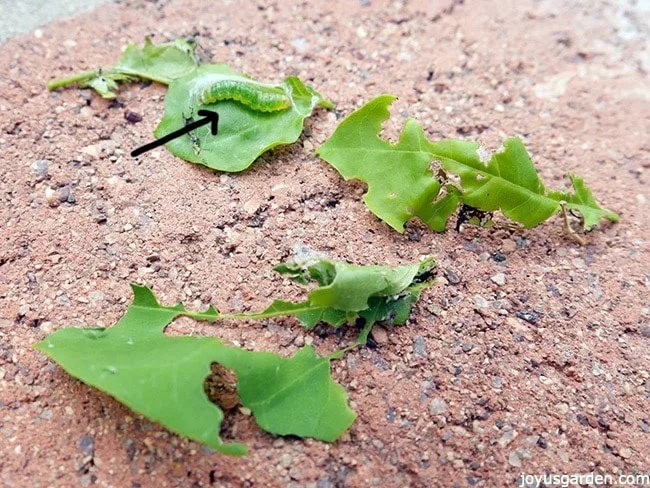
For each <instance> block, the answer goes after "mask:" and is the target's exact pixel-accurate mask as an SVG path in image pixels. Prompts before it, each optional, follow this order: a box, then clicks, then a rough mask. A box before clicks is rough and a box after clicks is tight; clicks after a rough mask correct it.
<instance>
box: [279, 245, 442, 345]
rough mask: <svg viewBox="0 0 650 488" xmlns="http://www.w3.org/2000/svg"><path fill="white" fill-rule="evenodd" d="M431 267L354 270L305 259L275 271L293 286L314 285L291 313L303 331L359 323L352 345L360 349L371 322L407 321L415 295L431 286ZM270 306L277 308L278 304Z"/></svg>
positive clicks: (316, 258)
mask: <svg viewBox="0 0 650 488" xmlns="http://www.w3.org/2000/svg"><path fill="white" fill-rule="evenodd" d="M434 266H435V263H434V261H433V259H431V258H429V259H425V260H423V261H422V262H421V263H418V264H413V265H405V266H396V267H389V266H356V265H353V264H348V263H345V262H342V261H331V260H328V259H326V258H323V257H320V256H307V257H304V258H301V259H296V260H294V261H289V262H287V263H283V264H280V265H278V266H276V267H275V268H274V269H275V270H276V271H278V272H279V273H281V274H284V275H287V276H288V277H290V278H291V279H293V280H295V281H297V282H298V283H302V284H306V283H308V282H309V281H316V282H317V283H318V284H319V287H318V288H316V289H315V290H312V291H311V292H310V293H309V296H308V300H307V301H305V302H302V303H300V304H297V308H296V309H294V310H292V311H291V314H292V315H295V316H296V317H297V318H298V320H300V321H301V322H302V324H303V325H304V326H305V327H306V328H307V329H311V328H312V327H314V326H315V325H316V324H317V323H319V322H326V323H328V324H329V325H331V326H332V327H334V328H337V327H339V326H341V325H343V324H345V323H350V322H353V321H355V320H357V319H358V318H362V319H364V322H365V327H364V329H363V331H362V332H361V334H360V336H359V338H358V339H357V342H356V343H357V344H365V343H366V339H367V337H368V334H369V333H370V330H371V329H372V327H373V326H374V324H375V323H377V322H384V323H388V324H404V323H405V322H406V320H407V319H408V316H409V314H410V312H411V308H412V306H413V304H414V303H415V302H416V301H417V300H418V299H419V298H420V293H421V292H422V290H423V289H424V288H426V287H427V286H429V285H430V284H431V282H432V272H433V268H434ZM284 303H285V304H286V302H284ZM285 304H283V305H281V306H285V307H287V308H286V310H287V311H289V307H290V306H291V305H292V304H289V305H285ZM273 306H275V307H276V308H277V306H278V305H277V302H274V304H273V305H272V307H273ZM294 306H296V305H294ZM269 308H271V307H269ZM267 310H268V309H267Z"/></svg>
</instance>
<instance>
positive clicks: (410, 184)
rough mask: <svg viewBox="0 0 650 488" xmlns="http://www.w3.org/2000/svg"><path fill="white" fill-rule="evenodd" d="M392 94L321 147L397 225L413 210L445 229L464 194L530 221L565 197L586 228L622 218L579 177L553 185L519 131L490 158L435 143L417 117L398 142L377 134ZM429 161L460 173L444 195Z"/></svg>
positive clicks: (462, 146) (471, 147)
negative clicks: (570, 189)
mask: <svg viewBox="0 0 650 488" xmlns="http://www.w3.org/2000/svg"><path fill="white" fill-rule="evenodd" d="M394 100H395V97H393V96H390V95H382V96H380V97H377V98H375V99H374V100H372V101H370V102H368V103H367V104H366V105H364V106H363V107H361V108H360V109H359V110H357V111H355V112H353V113H352V114H351V115H349V116H348V117H347V118H346V119H345V120H344V121H343V122H342V123H341V124H340V125H339V127H338V128H337V129H336V131H335V132H334V134H333V135H332V137H331V138H330V139H329V140H328V141H326V142H325V144H323V145H322V146H321V147H320V148H319V150H318V154H319V155H320V156H321V157H322V158H323V159H325V160H326V161H327V162H328V163H330V164H331V165H332V166H334V167H335V168H336V169H337V170H338V171H339V172H340V173H341V174H342V175H343V177H344V178H346V179H349V178H358V179H360V180H363V181H365V182H366V183H367V184H368V193H366V195H365V196H364V199H365V201H366V204H367V205H368V208H369V209H370V210H371V211H372V212H373V213H374V214H375V215H377V216H378V217H379V218H380V219H382V220H384V221H385V222H387V223H388V224H389V225H390V226H391V227H393V228H395V229H397V230H398V231H400V232H401V231H403V229H404V223H405V222H406V221H408V220H409V219H411V218H412V217H415V216H417V217H419V218H420V219H421V220H422V221H423V222H424V223H426V224H427V225H428V226H429V227H430V228H431V229H434V230H437V231H442V230H443V229H444V228H445V226H446V223H447V220H448V219H449V217H450V216H451V215H452V214H453V213H454V212H455V210H456V208H457V207H458V204H459V203H461V202H462V203H464V204H465V205H468V206H470V207H474V208H476V209H479V210H483V211H490V212H491V211H494V210H501V211H502V212H503V213H504V215H505V216H506V217H508V218H510V219H512V220H514V221H516V222H519V223H522V224H524V225H525V226H527V227H533V226H535V225H538V224H540V223H542V222H544V221H545V220H546V219H548V218H549V217H551V216H552V215H554V214H556V213H557V212H558V211H559V210H560V202H561V201H565V202H566V206H567V208H569V209H574V210H577V211H579V212H581V213H582V215H583V216H584V223H585V228H586V229H590V228H592V227H594V226H596V225H597V224H598V221H599V220H600V219H601V218H605V219H608V220H611V221H613V222H615V221H617V220H618V215H616V214H615V213H614V212H611V211H609V210H604V209H602V208H601V207H600V206H599V205H598V203H597V202H596V200H595V198H594V197H593V194H592V193H591V191H590V190H589V189H588V188H586V187H585V186H584V183H583V181H582V179H580V178H577V177H574V176H570V178H571V181H572V183H573V186H574V189H575V193H574V194H566V193H558V192H552V191H548V190H547V189H546V188H545V187H544V184H543V183H542V181H541V180H540V178H539V175H538V174H537V171H536V170H535V167H534V166H533V164H532V161H531V159H530V156H529V155H528V152H527V151H526V148H525V147H524V145H523V144H522V142H521V141H520V140H519V139H517V138H511V139H508V140H506V141H505V142H504V148H503V150H502V151H499V152H497V153H495V154H494V155H493V156H492V157H491V158H490V160H489V161H488V162H487V164H486V163H484V162H483V161H482V160H481V158H480V156H479V145H478V144H477V143H474V142H466V141H460V140H451V139H448V140H442V141H439V142H437V143H435V144H434V143H431V142H430V141H429V140H428V139H427V138H426V137H425V135H424V132H423V130H422V128H421V126H420V125H419V124H418V123H417V122H415V121H413V120H408V121H407V122H406V124H405V125H404V129H403V131H402V134H401V136H400V139H399V141H398V143H397V144H395V145H391V144H389V143H388V142H387V141H384V140H383V139H380V138H379V136H378V134H379V131H380V130H381V125H382V123H383V122H384V121H385V120H386V119H387V118H388V117H389V112H388V106H389V105H390V104H391V103H392V102H393V101H394ZM432 161H433V162H435V163H437V164H440V166H441V167H442V168H444V170H446V171H448V172H450V173H453V174H456V175H458V176H459V177H460V184H459V185H458V186H455V184H450V185H447V193H446V195H445V196H443V197H440V196H439V195H438V194H439V191H440V183H439V182H438V181H437V180H436V179H435V178H434V177H433V174H432V171H431V169H430V167H429V166H430V164H431V162H432Z"/></svg>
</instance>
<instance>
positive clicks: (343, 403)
mask: <svg viewBox="0 0 650 488" xmlns="http://www.w3.org/2000/svg"><path fill="white" fill-rule="evenodd" d="M219 362H220V363H221V364H222V365H224V366H225V367H226V368H230V369H232V370H233V371H236V372H237V379H238V382H239V386H238V392H239V396H240V398H241V401H242V404H243V405H245V406H246V407H248V408H250V409H251V410H252V411H253V414H254V415H255V421H256V422H257V424H258V425H259V426H260V427H262V428H263V429H264V430H266V431H268V432H272V433H274V434H279V435H289V434H291V435H298V436H301V437H316V438H317V439H320V440H323V441H328V442H334V441H335V440H336V439H337V438H338V437H339V436H341V434H343V432H345V431H346V430H347V429H348V427H349V426H350V425H351V424H352V422H354V419H355V418H356V414H355V413H354V412H353V411H352V410H351V409H350V408H349V407H348V405H347V394H346V392H345V390H344V389H343V388H342V387H341V386H340V385H338V384H336V383H334V381H332V378H331V376H330V363H329V360H328V359H324V358H321V357H319V356H318V355H317V354H316V352H315V351H314V350H313V349H312V348H311V347H309V346H306V347H303V348H302V349H300V350H299V351H298V352H297V353H296V354H295V356H293V357H292V358H290V359H286V358H280V357H278V356H277V355H275V354H270V353H251V352H248V351H242V350H241V349H236V348H229V349H228V350H227V351H225V353H224V354H222V355H220V357H219ZM315 433H317V435H314V434H315Z"/></svg>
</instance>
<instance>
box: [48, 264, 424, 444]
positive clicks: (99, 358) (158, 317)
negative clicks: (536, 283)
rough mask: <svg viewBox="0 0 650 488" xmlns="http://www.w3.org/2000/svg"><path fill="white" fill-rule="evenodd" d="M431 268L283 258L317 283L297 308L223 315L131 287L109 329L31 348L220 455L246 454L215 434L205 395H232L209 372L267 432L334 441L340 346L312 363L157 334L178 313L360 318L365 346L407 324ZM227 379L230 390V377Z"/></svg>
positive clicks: (308, 351) (341, 411) (308, 321)
mask: <svg viewBox="0 0 650 488" xmlns="http://www.w3.org/2000/svg"><path fill="white" fill-rule="evenodd" d="M432 270H433V261H432V260H430V259H429V260H425V261H423V262H422V263H419V264H415V265H409V266H397V267H394V268H391V267H388V266H354V265H351V264H347V263H342V262H339V261H332V260H327V259H323V258H318V257H312V258H310V259H309V260H308V261H292V262H289V263H285V264H283V265H280V266H278V271H280V272H281V273H283V274H287V275H289V276H290V277H293V278H294V279H296V280H297V281H299V282H303V283H307V282H310V281H315V282H316V283H317V284H318V285H319V286H318V287H317V288H315V289H313V290H312V291H311V292H310V293H309V295H308V299H307V300H306V301H304V302H300V303H291V302H286V301H279V300H278V301H275V302H273V304H272V305H271V306H270V307H268V308H267V309H266V310H264V311H263V312H259V313H251V314H223V313H220V312H219V311H218V310H217V309H215V308H214V307H212V306H211V307H209V308H208V309H207V310H205V311H204V312H191V311H188V310H187V309H186V308H185V307H184V306H183V305H182V304H180V303H179V304H177V305H175V306H171V307H165V306H163V305H160V304H159V303H158V300H157V299H156V297H155V296H154V294H153V293H152V292H151V290H149V289H148V288H146V287H143V286H138V285H133V286H132V288H133V293H134V299H133V302H132V303H131V305H130V306H129V308H128V309H127V311H126V314H125V315H124V316H123V317H122V319H121V320H120V321H119V322H118V323H117V324H115V325H114V326H113V327H110V328H107V329H105V328H86V329H81V328H76V327H70V328H66V329H62V330H59V331H57V332H55V333H53V334H51V335H50V336H48V337H47V338H46V339H45V340H43V341H42V342H40V343H38V344H36V345H35V347H36V348H37V349H39V350H40V351H42V352H43V353H45V354H46V355H48V356H49V357H50V358H52V359H53V360H54V361H56V362H57V363H58V364H59V365H60V366H61V367H62V368H63V369H65V370H66V371H67V372H68V373H70V374H71V375H73V376H75V377H76V378H79V379H80V380H81V381H83V382H85V383H87V384H88V385H91V386H94V387H96V388H98V389H100V390H102V391H104V392H106V393H108V394H110V395H111V396H113V397H114V398H116V399H117V400H119V401H120V402H122V403H124V404H125V405H127V406H129V407H130V408H132V409H133V410H134V411H136V412H138V413H140V414H142V415H144V416H146V417H148V418H149V419H151V420H153V421H156V422H159V423H161V424H162V425H164V426H165V427H167V428H168V429H169V430H171V431H173V432H176V433H178V434H180V435H184V436H187V437H189V438H191V439H194V440H197V441H199V442H202V443H204V444H206V445H208V446H210V447H211V448H213V449H216V450H218V451H220V452H222V453H225V454H230V455H241V454H245V453H246V446H245V445H243V444H240V443H224V442H223V441H222V440H221V439H220V437H219V431H220V427H221V423H222V421H223V418H224V412H223V410H222V409H221V408H220V407H219V406H217V405H215V404H214V403H212V402H211V401H210V398H209V396H208V395H210V396H211V397H213V398H215V399H220V403H221V404H222V405H223V407H224V408H226V409H228V408H232V407H233V406H234V405H235V403H234V402H236V401H237V398H236V397H234V396H233V395H232V391H228V388H224V385H223V384H221V383H219V381H218V380H215V379H214V374H215V369H216V370H217V371H221V372H222V373H223V370H230V371H232V372H233V373H234V374H235V375H236V394H237V397H238V401H239V402H241V404H242V405H243V406H244V407H247V408H249V409H250V410H251V412H252V415H253V416H254V418H255V420H256V422H257V424H258V425H259V426H260V427H261V428H263V429H264V430H266V431H267V432H271V433H274V434H278V435H296V436H300V437H313V438H315V439H319V440H323V441H327V442H333V441H335V440H336V439H337V438H338V437H339V436H341V434H343V432H345V431H346V430H347V429H348V428H349V427H350V425H351V424H352V422H353V421H354V419H355V417H356V414H355V413H354V412H353V411H352V410H351V409H350V407H349V406H348V404H347V394H346V392H345V390H344V389H343V388H342V387H341V386H340V385H338V384H337V383H335V382H334V381H333V380H332V378H331V376H330V361H331V360H332V359H335V358H337V357H340V356H342V355H343V353H344V351H345V350H347V349H344V350H343V351H339V352H337V353H334V354H331V355H330V356H327V357H320V356H318V355H317V354H316V352H315V351H314V349H313V348H312V347H310V346H306V347H303V348H302V349H300V350H298V352H297V353H296V354H295V355H294V356H293V357H290V358H284V357H281V356H278V355H276V354H272V353H266V352H251V351H247V350H245V349H242V348H239V347H233V346H229V345H226V344H224V343H223V342H222V341H221V340H220V339H218V338H214V337H170V336H166V335H165V334H164V331H165V328H166V327H167V326H168V325H169V324H170V323H171V322H172V321H173V320H174V319H175V318H176V317H179V316H187V317H190V318H193V319H196V320H207V321H209V322H215V321H217V320H219V319H259V318H270V317H274V316H278V315H295V316H296V317H298V319H299V320H300V321H301V322H302V323H303V324H304V325H305V326H306V327H307V328H311V327H313V325H315V324H316V322H318V321H319V320H323V321H326V322H328V323H330V324H331V325H333V326H335V327H338V326H340V325H342V324H343V323H345V322H346V321H349V320H354V319H355V318H358V317H362V318H364V319H365V320H366V324H367V330H366V329H364V332H363V333H362V336H363V340H360V341H358V343H365V340H366V338H367V334H368V332H369V330H370V328H371V327H372V325H373V324H374V323H375V322H377V321H389V322H393V323H398V324H402V323H404V322H405V321H406V320H407V318H408V314H409V312H410V309H411V306H412V305H413V303H414V302H415V301H417V299H418V298H419V296H420V292H421V291H422V289H424V288H425V287H426V286H428V285H429V284H430V281H431V272H432ZM353 294H354V295H355V297H354V298H351V295H353ZM364 334H365V336H364ZM209 377H211V378H212V380H209V381H207V384H206V378H209ZM226 377H227V376H226ZM226 381H227V382H228V383H229V384H230V386H232V384H231V382H232V381H231V380H226ZM222 383H223V380H222ZM225 386H228V385H225ZM206 387H207V390H208V393H207V394H206ZM224 393H225V394H226V396H224Z"/></svg>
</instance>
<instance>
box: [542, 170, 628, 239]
mask: <svg viewBox="0 0 650 488" xmlns="http://www.w3.org/2000/svg"><path fill="white" fill-rule="evenodd" d="M569 179H570V180H571V184H572V185H573V189H574V190H575V193H574V194H573V195H572V194H569V193H556V192H550V193H549V197H550V198H553V199H554V200H557V201H564V202H566V204H567V205H566V206H567V208H569V209H573V210H577V211H578V212H580V213H581V214H582V216H583V217H584V228H585V229H587V230H591V229H593V228H594V227H598V222H599V221H600V219H607V220H610V221H611V222H618V221H619V219H620V217H619V216H618V214H616V213H614V212H612V211H611V210H605V209H602V208H601V207H600V206H599V205H598V202H596V199H595V198H594V195H593V193H592V192H591V190H590V189H589V188H587V187H586V186H585V183H584V181H583V180H582V178H580V177H579V176H575V175H572V174H569Z"/></svg>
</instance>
